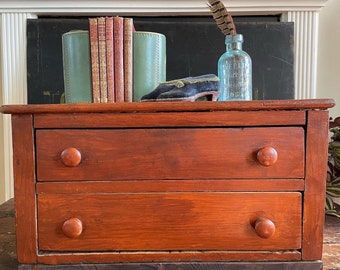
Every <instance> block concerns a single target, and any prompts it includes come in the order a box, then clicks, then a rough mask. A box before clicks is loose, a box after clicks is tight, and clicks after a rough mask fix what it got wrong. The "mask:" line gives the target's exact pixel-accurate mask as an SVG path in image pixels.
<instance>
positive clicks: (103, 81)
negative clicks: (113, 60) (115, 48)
mask: <svg viewBox="0 0 340 270" xmlns="http://www.w3.org/2000/svg"><path fill="white" fill-rule="evenodd" d="M98 46H99V82H100V102H103V103H106V102H107V76H106V37H105V17H99V18H98Z"/></svg>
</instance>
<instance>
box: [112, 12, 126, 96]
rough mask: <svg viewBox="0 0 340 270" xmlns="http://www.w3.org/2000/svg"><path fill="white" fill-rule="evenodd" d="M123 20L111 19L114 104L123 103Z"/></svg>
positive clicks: (121, 18)
mask: <svg viewBox="0 0 340 270" xmlns="http://www.w3.org/2000/svg"><path fill="white" fill-rule="evenodd" d="M123 37H124V18H123V17H118V16H116V17H113V43H114V45H113V46H114V72H115V93H116V102H124V53H123V50H124V42H123V40H124V39H123Z"/></svg>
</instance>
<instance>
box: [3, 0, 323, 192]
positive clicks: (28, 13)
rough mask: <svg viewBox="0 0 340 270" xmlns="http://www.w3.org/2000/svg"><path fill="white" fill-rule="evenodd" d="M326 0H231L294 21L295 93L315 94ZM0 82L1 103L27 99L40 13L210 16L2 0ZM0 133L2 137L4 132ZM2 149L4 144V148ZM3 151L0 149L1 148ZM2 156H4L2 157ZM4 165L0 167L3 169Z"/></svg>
mask: <svg viewBox="0 0 340 270" xmlns="http://www.w3.org/2000/svg"><path fill="white" fill-rule="evenodd" d="M326 2H327V0H227V1H224V3H225V5H226V6H227V7H228V9H229V11H230V12H231V13H232V14H233V15H273V14H274V15H275V14H282V20H283V21H286V22H294V23H295V89H296V91H295V97H296V98H314V97H315V96H316V65H317V59H316V57H317V41H318V22H319V11H320V9H321V8H322V7H323V6H324V5H325V4H326ZM0 13H1V21H0V23H1V24H0V31H1V32H0V35H1V44H0V50H1V51H0V56H1V57H0V65H1V66H0V71H1V76H0V84H1V88H0V91H1V93H0V94H1V98H0V100H2V104H25V103H27V81H26V78H27V71H26V20H27V19H28V18H37V17H39V16H41V15H54V16H55V15H64V16H65V15H66V16H84V15H90V14H91V15H121V16H124V15H130V16H132V15H149V16H152V15H209V14H210V13H209V9H208V6H207V3H206V1H200V0H119V1H118V0H100V1H95V0H88V1H84V0H74V1H65V0H17V1H15V0H0ZM3 126H4V130H3V142H1V143H0V146H1V145H3V151H2V152H0V155H3V158H4V163H5V164H4V168H3V169H4V174H5V181H6V185H5V192H6V197H7V199H9V198H11V197H13V180H12V179H13V172H12V154H11V153H12V151H11V149H12V148H11V125H10V118H9V116H3ZM0 138H1V137H0ZM0 149H1V147H0ZM0 151H1V150H0ZM0 160H1V159H0ZM1 169H2V168H1V164H0V170H1Z"/></svg>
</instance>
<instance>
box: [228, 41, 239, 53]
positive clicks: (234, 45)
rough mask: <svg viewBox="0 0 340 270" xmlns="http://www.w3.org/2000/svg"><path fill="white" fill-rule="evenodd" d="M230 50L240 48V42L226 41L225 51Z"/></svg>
mask: <svg viewBox="0 0 340 270" xmlns="http://www.w3.org/2000/svg"><path fill="white" fill-rule="evenodd" d="M230 50H242V42H230V43H227V51H230Z"/></svg>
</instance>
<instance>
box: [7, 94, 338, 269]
mask: <svg viewBox="0 0 340 270" xmlns="http://www.w3.org/2000/svg"><path fill="white" fill-rule="evenodd" d="M333 105H334V101H333V100H290V101H289V100H286V101H249V102H196V103H186V102H184V103H121V104H74V105H70V104H67V105H65V104H63V105H23V106H20V105H17V106H3V107H2V108H1V110H2V112H3V113H10V114H12V126H13V147H14V162H13V163H14V175H15V206H16V218H17V240H18V241H17V250H18V260H19V262H20V263H21V264H22V265H21V268H22V269H33V266H34V267H36V268H34V269H45V268H44V267H46V265H51V266H49V267H51V268H46V269H54V268H57V267H58V266H59V267H62V268H60V269H66V268H65V267H66V266H65V265H70V264H74V266H75V267H77V266H78V267H79V269H83V268H81V267H85V269H88V268H90V267H91V266H92V267H94V269H125V267H126V268H127V269H144V268H143V267H146V266H148V267H151V269H187V268H188V269H222V268H220V267H223V269H243V268H242V267H247V268H244V269H258V268H256V267H259V264H260V265H261V266H262V267H264V268H261V269H280V268H279V267H286V268H284V269H308V270H312V269H321V267H322V262H321V254H322V234H323V219H324V196H325V178H326V159H327V145H328V112H327V108H329V107H332V106H333ZM61 265H62V266H61ZM86 267H88V268H86ZM101 267H102V268H101ZM105 267H109V268H105ZM131 267H132V268H131ZM252 267H253V268H252ZM76 269H78V268H76Z"/></svg>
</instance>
